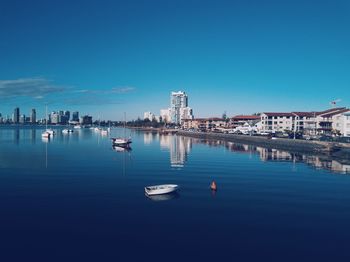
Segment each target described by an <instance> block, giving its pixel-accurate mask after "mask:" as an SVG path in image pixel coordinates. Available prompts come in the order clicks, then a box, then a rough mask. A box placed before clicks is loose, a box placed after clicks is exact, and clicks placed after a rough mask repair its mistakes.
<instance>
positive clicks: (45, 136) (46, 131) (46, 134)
mask: <svg viewBox="0 0 350 262" xmlns="http://www.w3.org/2000/svg"><path fill="white" fill-rule="evenodd" d="M45 124H46V130H45V131H44V132H43V133H42V134H41V137H42V138H44V139H49V138H50V137H51V135H52V136H53V133H52V132H53V130H52V132H50V131H49V130H48V129H47V105H46V114H45Z"/></svg>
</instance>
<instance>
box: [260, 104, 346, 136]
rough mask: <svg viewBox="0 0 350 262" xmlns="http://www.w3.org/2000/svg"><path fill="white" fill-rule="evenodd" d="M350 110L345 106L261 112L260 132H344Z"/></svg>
mask: <svg viewBox="0 0 350 262" xmlns="http://www.w3.org/2000/svg"><path fill="white" fill-rule="evenodd" d="M348 112H350V110H349V109H347V108H345V107H341V108H332V109H328V110H325V111H321V112H291V113H263V114H261V131H262V132H270V133H274V132H279V131H281V132H284V131H292V132H299V131H300V132H302V133H303V134H308V135H316V134H326V135H331V134H334V133H338V134H345V131H344V125H345V122H344V121H345V120H344V119H347V118H345V117H344V116H343V115H344V114H345V113H348Z"/></svg>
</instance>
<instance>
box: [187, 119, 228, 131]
mask: <svg viewBox="0 0 350 262" xmlns="http://www.w3.org/2000/svg"><path fill="white" fill-rule="evenodd" d="M226 127H227V122H226V119H224V118H219V117H210V118H194V119H185V120H184V121H183V123H182V128H184V129H192V128H194V129H201V130H213V129H217V128H219V129H223V128H226Z"/></svg>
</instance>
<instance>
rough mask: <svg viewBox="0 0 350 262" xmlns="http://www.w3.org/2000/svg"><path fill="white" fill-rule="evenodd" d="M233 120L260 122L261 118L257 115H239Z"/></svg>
mask: <svg viewBox="0 0 350 262" xmlns="http://www.w3.org/2000/svg"><path fill="white" fill-rule="evenodd" d="M232 119H233V120H258V119H260V116H257V115H238V116H234V117H232Z"/></svg>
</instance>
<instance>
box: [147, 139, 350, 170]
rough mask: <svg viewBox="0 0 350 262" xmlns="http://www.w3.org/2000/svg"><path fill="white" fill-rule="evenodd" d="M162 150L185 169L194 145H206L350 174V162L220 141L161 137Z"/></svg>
mask: <svg viewBox="0 0 350 262" xmlns="http://www.w3.org/2000/svg"><path fill="white" fill-rule="evenodd" d="M152 138H154V136H148V135H147V141H148V142H149V143H151V142H152ZM159 143H160V147H161V149H164V150H169V152H170V164H171V166H172V167H177V168H181V167H184V165H185V163H186V161H187V157H188V155H189V153H190V152H191V149H192V145H193V144H205V145H208V146H210V147H225V148H226V149H227V150H229V151H231V152H239V153H244V154H249V155H250V156H251V157H253V156H254V155H257V154H258V155H259V157H260V159H261V161H286V162H293V163H306V164H307V165H309V166H312V167H313V168H317V169H327V170H330V171H332V172H337V173H350V161H349V160H348V161H346V160H344V161H340V160H335V159H330V158H328V157H327V156H312V155H304V154H300V153H291V152H287V151H283V150H277V149H268V148H263V147H258V146H253V145H245V144H237V143H233V142H226V141H220V140H204V139H197V138H189V137H184V136H177V135H163V134H161V135H159Z"/></svg>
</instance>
